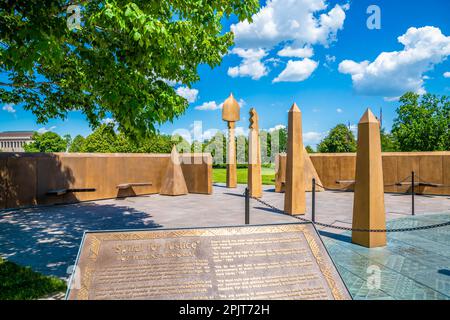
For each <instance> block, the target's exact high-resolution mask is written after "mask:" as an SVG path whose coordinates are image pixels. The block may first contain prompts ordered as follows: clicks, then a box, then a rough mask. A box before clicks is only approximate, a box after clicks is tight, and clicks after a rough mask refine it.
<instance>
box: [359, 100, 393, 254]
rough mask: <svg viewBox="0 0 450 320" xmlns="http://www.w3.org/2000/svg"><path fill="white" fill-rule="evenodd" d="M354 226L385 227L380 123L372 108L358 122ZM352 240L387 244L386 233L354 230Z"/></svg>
mask: <svg viewBox="0 0 450 320" xmlns="http://www.w3.org/2000/svg"><path fill="white" fill-rule="evenodd" d="M352 227H353V228H354V229H386V212H385V208H384V185H383V163H382V158H381V141H380V123H379V122H378V119H377V118H376V117H375V115H374V114H373V113H372V111H370V109H367V111H366V112H365V113H364V115H363V116H362V118H361V120H359V123H358V149H357V152H356V177H355V194H354V200H353V224H352ZM352 242H353V243H356V244H359V245H361V246H364V247H367V248H372V247H381V246H385V245H386V233H385V232H361V231H353V232H352Z"/></svg>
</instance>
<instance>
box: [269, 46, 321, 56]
mask: <svg viewBox="0 0 450 320" xmlns="http://www.w3.org/2000/svg"><path fill="white" fill-rule="evenodd" d="M277 54H278V55H279V56H280V57H295V58H311V57H312V56H313V55H314V50H313V49H312V48H311V47H304V48H297V49H296V48H292V47H290V46H286V47H284V48H283V49H281V50H280V51H278V53H277Z"/></svg>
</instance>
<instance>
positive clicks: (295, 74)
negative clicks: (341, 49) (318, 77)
mask: <svg viewBox="0 0 450 320" xmlns="http://www.w3.org/2000/svg"><path fill="white" fill-rule="evenodd" d="M317 66H318V63H317V62H316V61H314V60H311V59H308V58H305V59H303V60H300V61H293V60H289V61H288V64H287V66H286V68H285V69H284V70H283V71H282V72H281V73H280V74H279V75H278V77H276V78H275V79H273V81H272V82H295V81H304V80H306V79H308V78H309V77H310V76H311V74H312V73H313V72H314V70H316V68H317Z"/></svg>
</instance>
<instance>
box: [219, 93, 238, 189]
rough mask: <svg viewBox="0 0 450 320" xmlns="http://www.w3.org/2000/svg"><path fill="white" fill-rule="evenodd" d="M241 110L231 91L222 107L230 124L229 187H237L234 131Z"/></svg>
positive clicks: (225, 118) (223, 114) (223, 116)
mask: <svg viewBox="0 0 450 320" xmlns="http://www.w3.org/2000/svg"><path fill="white" fill-rule="evenodd" d="M239 112H240V107H239V104H238V102H237V101H236V99H235V98H234V97H233V94H232V93H231V94H230V96H229V97H228V98H227V99H226V100H225V102H224V103H223V107H222V120H224V121H226V122H227V126H228V141H227V143H228V146H227V150H228V151H227V188H236V187H237V171H236V140H235V132H234V131H235V129H236V121H239V119H240V116H239Z"/></svg>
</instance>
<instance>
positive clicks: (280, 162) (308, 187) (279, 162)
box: [275, 148, 324, 192]
mask: <svg viewBox="0 0 450 320" xmlns="http://www.w3.org/2000/svg"><path fill="white" fill-rule="evenodd" d="M303 155H304V157H305V158H304V172H305V175H304V178H305V191H307V192H310V191H312V179H313V178H314V179H316V192H321V191H324V189H323V187H321V186H322V185H323V184H322V181H321V180H320V177H319V175H318V174H317V170H316V168H315V167H314V164H313V163H312V161H311V158H310V157H309V154H308V152H307V151H306V149H305V148H303ZM285 184H286V153H278V154H276V155H275V192H284V186H285Z"/></svg>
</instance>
